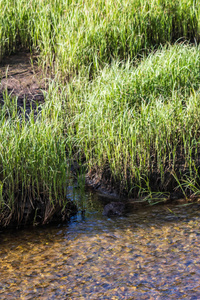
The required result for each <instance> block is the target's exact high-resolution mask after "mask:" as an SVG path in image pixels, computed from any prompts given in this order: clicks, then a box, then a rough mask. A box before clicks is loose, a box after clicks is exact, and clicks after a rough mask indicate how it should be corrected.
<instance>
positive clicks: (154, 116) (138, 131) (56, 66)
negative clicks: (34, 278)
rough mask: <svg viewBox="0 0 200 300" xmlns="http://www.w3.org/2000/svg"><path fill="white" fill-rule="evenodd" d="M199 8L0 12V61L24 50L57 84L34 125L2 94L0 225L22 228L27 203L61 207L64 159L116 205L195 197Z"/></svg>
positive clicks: (100, 6)
mask: <svg viewBox="0 0 200 300" xmlns="http://www.w3.org/2000/svg"><path fill="white" fill-rule="evenodd" d="M199 4H200V3H199V1H185V0H176V1H171V0H169V1H162V0H155V1H143V0H132V1H128V0H123V1H111V0H108V1H100V0H96V1H89V0H87V1H81V0H77V1H73V0H71V1H70V0H68V1H67V0H56V1H55V0H54V1H53V0H45V1H42V0H30V1H23V0H19V1H15V0H6V1H1V2H0V13H1V14H0V41H1V43H0V57H1V59H3V57H4V56H5V55H6V54H11V53H13V52H16V51H19V50H20V48H21V47H23V48H27V49H29V50H30V51H31V52H34V53H38V61H39V64H40V66H41V67H43V69H44V72H45V70H47V68H49V67H50V69H51V71H52V72H53V73H54V77H55V78H54V81H53V83H52V84H50V86H49V90H48V91H47V94H46V98H45V103H44V104H43V105H41V107H40V109H41V110H40V109H39V107H38V112H37V115H36V114H34V111H32V112H31V113H30V115H29V117H28V118H26V116H25V115H26V113H25V108H24V111H23V110H22V112H19V110H18V109H17V105H16V100H15V99H10V98H9V96H8V95H6V94H5V97H4V103H3V104H2V106H1V111H0V123H1V127H0V131H1V135H0V148H1V156H0V180H1V181H0V200H1V210H2V212H4V215H5V217H4V218H2V222H1V224H2V225H6V224H7V223H9V222H10V220H12V219H14V220H17V221H18V222H19V223H20V221H21V220H22V219H23V211H24V210H25V207H26V206H27V204H26V203H27V201H29V202H30V203H31V205H32V206H34V207H35V208H37V203H38V202H37V201H39V202H40V203H44V205H45V204H47V203H49V201H50V203H51V205H52V206H55V205H56V203H58V202H60V205H61V206H62V205H64V206H65V205H66V199H65V197H66V196H65V195H66V181H67V178H66V177H67V170H68V165H69V163H68V162H69V161H70V160H71V159H75V160H79V162H81V163H82V164H83V165H84V166H85V168H86V169H87V171H90V172H91V173H92V172H96V173H97V174H98V175H99V178H100V179H101V180H107V181H108V180H109V182H110V183H112V184H113V185H114V186H117V187H118V190H119V191H120V192H121V193H126V194H129V195H134V196H141V195H142V193H144V191H145V193H146V192H148V193H152V192H166V191H167V192H170V191H172V190H173V189H174V188H175V187H176V186H177V185H178V184H179V186H180V187H181V189H182V190H183V191H184V192H185V193H187V192H188V190H192V191H194V192H195V193H196V194H197V193H198V191H199V188H198V185H199V183H200V180H199V155H200V151H199V143H200V134H199V132H200V120H199V115H200V89H199V84H200V48H199V46H198V42H199V21H200V12H199V9H198V8H199ZM44 76H46V75H44ZM38 199H39V200H38ZM5 210H6V213H5ZM15 211H17V212H15ZM35 213H37V212H36V210H35Z"/></svg>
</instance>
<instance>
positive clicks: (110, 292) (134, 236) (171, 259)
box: [0, 193, 200, 300]
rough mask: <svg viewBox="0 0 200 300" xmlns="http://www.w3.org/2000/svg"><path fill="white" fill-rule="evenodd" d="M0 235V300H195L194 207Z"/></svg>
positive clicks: (94, 212) (84, 218)
mask: <svg viewBox="0 0 200 300" xmlns="http://www.w3.org/2000/svg"><path fill="white" fill-rule="evenodd" d="M84 197H85V198H84V199H83V200H84V201H82V202H81V203H82V204H81V205H82V208H83V209H85V210H86V212H85V214H84V215H83V214H80V215H78V216H77V217H75V218H74V219H73V220H71V222H70V223H69V224H66V225H65V226H51V227H46V228H29V229H26V230H19V231H6V232H1V233H0V243H1V244H0V245H1V246H0V278H1V280H0V299H72V300H74V299H75V300H76V299H92V300H93V299H200V260H199V257H200V247H199V242H200V206H199V205H198V204H193V205H189V206H169V205H168V206H156V207H151V208H144V209H142V210H139V211H130V212H129V213H128V214H127V216H125V217H120V218H107V217H103V216H102V209H103V204H102V202H104V201H103V200H105V199H102V198H100V197H97V196H96V195H94V194H91V193H89V194H85V196H84Z"/></svg>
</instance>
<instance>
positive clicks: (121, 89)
mask: <svg viewBox="0 0 200 300" xmlns="http://www.w3.org/2000/svg"><path fill="white" fill-rule="evenodd" d="M199 62H200V60H199V48H195V47H189V46H187V45H181V46H175V47H169V48H168V49H162V50H161V51H158V52H157V53H155V54H153V55H150V56H149V57H148V58H147V59H144V60H143V61H142V62H141V64H139V66H138V67H132V65H131V64H130V63H126V64H124V65H123V64H121V63H120V64H119V63H113V64H112V66H111V67H109V66H108V67H106V68H105V69H103V70H102V72H101V73H100V75H99V76H98V77H97V78H96V79H95V80H94V81H93V82H91V83H88V84H87V83H85V82H84V81H83V80H82V78H81V79H80V80H79V81H77V83H76V84H77V85H76V87H75V88H74V86H73V89H72V90H71V91H70V92H69V99H70V106H71V108H70V109H71V111H74V112H75V117H74V123H70V122H69V124H72V128H70V129H71V130H69V133H71V138H72V140H74V141H75V142H74V149H80V150H79V151H82V154H83V157H85V158H86V161H87V163H88V164H89V165H90V168H93V167H96V168H97V169H98V170H102V171H105V170H106V169H109V170H110V171H111V176H112V177H113V178H114V181H115V182H118V183H120V186H121V189H122V190H126V191H129V192H133V190H134V188H136V190H137V187H141V188H142V186H144V185H145V186H146V188H148V186H150V188H153V189H155V190H156V189H157V190H159V189H160V190H166V189H168V188H169V186H170V182H168V181H169V180H167V178H169V177H171V180H172V179H173V176H169V174H170V173H171V172H174V171H175V172H178V174H179V175H178V176H180V173H181V172H182V173H185V172H187V173H188V174H193V171H194V168H196V169H198V159H197V157H198V155H199V153H198V147H199V142H200V140H199V126H200V121H199V113H200V111H199V104H200V95H199V69H200V64H199ZM68 126H69V125H68ZM69 127H70V126H69ZM70 142H71V140H70ZM118 186H119V185H118ZM171 186H174V183H171Z"/></svg>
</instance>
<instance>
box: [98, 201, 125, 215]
mask: <svg viewBox="0 0 200 300" xmlns="http://www.w3.org/2000/svg"><path fill="white" fill-rule="evenodd" d="M124 211H125V204H124V203H122V202H111V203H109V204H107V205H106V206H105V207H104V210H103V216H108V217H109V216H122V215H123V214H124Z"/></svg>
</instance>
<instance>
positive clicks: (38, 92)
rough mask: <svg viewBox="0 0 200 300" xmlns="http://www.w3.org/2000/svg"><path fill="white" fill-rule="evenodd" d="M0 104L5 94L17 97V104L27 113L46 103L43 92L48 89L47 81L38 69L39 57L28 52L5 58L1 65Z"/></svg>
mask: <svg viewBox="0 0 200 300" xmlns="http://www.w3.org/2000/svg"><path fill="white" fill-rule="evenodd" d="M0 80H1V83H0V102H3V101H4V100H3V94H4V93H5V92H6V91H7V94H8V95H9V96H11V97H17V98H18V99H17V104H18V106H20V107H24V101H25V103H26V111H29V110H30V107H31V105H32V107H33V109H35V108H36V105H37V104H40V103H42V102H43V101H44V93H43V91H44V90H46V89H47V79H45V78H44V77H43V72H42V70H41V69H39V67H38V63H37V56H35V55H31V54H30V53H27V52H20V53H17V54H13V55H11V56H9V57H5V58H4V59H3V60H2V61H1V63H0Z"/></svg>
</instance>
